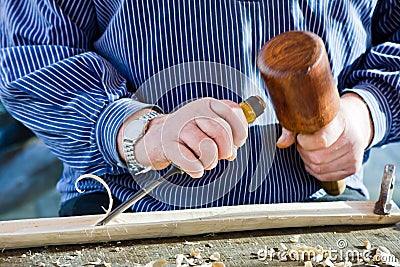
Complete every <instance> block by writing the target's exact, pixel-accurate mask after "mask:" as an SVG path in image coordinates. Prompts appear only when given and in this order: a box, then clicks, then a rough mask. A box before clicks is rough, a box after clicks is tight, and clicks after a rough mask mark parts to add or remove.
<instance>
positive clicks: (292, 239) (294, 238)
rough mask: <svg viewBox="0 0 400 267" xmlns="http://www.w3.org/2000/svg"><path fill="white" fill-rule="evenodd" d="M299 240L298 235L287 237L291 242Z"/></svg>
mask: <svg viewBox="0 0 400 267" xmlns="http://www.w3.org/2000/svg"><path fill="white" fill-rule="evenodd" d="M299 240H300V235H294V236H292V237H291V238H290V239H289V241H290V242H292V243H298V242H299Z"/></svg>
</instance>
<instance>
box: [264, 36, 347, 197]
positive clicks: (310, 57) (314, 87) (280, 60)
mask: <svg viewBox="0 0 400 267" xmlns="http://www.w3.org/2000/svg"><path fill="white" fill-rule="evenodd" d="M257 67H258V69H259V70H260V72H261V76H262V78H263V80H264V82H265V84H266V87H267V90H268V93H269V96H270V98H271V101H272V105H273V106H274V110H275V113H276V116H277V118H278V120H279V123H280V124H281V125H282V126H283V127H284V128H286V129H288V130H289V131H292V132H294V133H300V134H312V133H315V132H317V131H319V130H320V129H322V128H323V127H324V126H325V125H327V124H328V123H330V122H331V121H332V120H333V119H334V118H335V116H336V115H337V113H338V111H339V102H340V98H339V93H338V90H337V87H336V84H335V81H334V79H333V76H332V72H331V68H330V65H329V60H328V56H327V54H326V51H325V46H324V43H323V41H322V39H321V38H320V37H319V36H317V35H316V34H314V33H311V32H306V31H291V32H286V33H283V34H280V35H278V36H276V37H274V38H272V39H271V40H269V41H268V42H267V43H266V44H265V45H264V46H263V47H262V48H261V50H260V52H259V54H258V59H257ZM321 185H322V187H323V188H324V189H325V191H326V192H327V193H328V194H330V195H340V194H342V193H343V191H344V189H345V187H346V184H345V180H340V181H335V182H322V183H321Z"/></svg>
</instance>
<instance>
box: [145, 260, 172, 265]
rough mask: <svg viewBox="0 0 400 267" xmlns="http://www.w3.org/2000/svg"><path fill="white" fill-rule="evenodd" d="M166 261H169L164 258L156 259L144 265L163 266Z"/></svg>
mask: <svg viewBox="0 0 400 267" xmlns="http://www.w3.org/2000/svg"><path fill="white" fill-rule="evenodd" d="M166 263H167V261H166V260H164V259H161V260H155V261H151V262H149V263H147V264H146V265H144V267H162V266H164V265H165V264H166Z"/></svg>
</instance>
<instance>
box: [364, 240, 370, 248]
mask: <svg viewBox="0 0 400 267" xmlns="http://www.w3.org/2000/svg"><path fill="white" fill-rule="evenodd" d="M364 247H365V249H368V250H369V249H371V243H370V242H369V241H368V240H367V241H364Z"/></svg>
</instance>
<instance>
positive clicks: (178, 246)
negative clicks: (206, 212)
mask: <svg viewBox="0 0 400 267" xmlns="http://www.w3.org/2000/svg"><path fill="white" fill-rule="evenodd" d="M210 231H212V229H210ZM295 235H300V237H299V241H298V242H299V243H303V244H306V245H308V246H313V247H316V246H317V245H320V246H322V247H323V248H324V249H331V250H338V253H339V252H340V251H342V253H347V252H348V251H354V250H355V251H359V252H360V253H362V251H363V243H364V241H366V240H368V241H369V242H370V243H371V245H372V247H376V246H384V247H386V248H387V249H389V250H390V252H391V253H392V254H393V255H394V256H395V257H396V258H397V259H399V258H400V231H399V230H396V228H395V226H394V225H383V226H382V225H381V226H374V225H372V226H371V225H369V226H330V227H302V228H286V229H270V230H257V231H245V232H234V233H220V234H203V235H198V236H189V237H181V238H159V239H141V240H133V241H120V242H109V243H98V244H85V245H68V246H49V247H45V248H43V247H41V248H40V247H39V248H30V249H28V248H26V249H16V250H4V251H2V252H0V266H135V264H137V263H140V264H146V263H148V262H150V261H153V260H156V259H165V260H167V262H168V264H167V265H165V266H176V265H175V255H177V254H188V253H190V251H191V250H192V249H195V248H199V249H200V250H201V251H202V252H201V255H202V256H203V258H207V257H209V256H210V255H211V254H213V253H214V252H219V253H220V255H221V261H222V262H224V263H225V265H226V266H266V264H267V265H268V266H304V263H303V262H302V261H287V262H283V261H280V260H279V259H277V258H276V257H275V258H274V259H273V260H270V259H269V258H268V259H263V258H262V257H261V258H260V256H259V255H257V253H258V252H259V251H260V250H264V249H265V248H279V247H280V246H281V245H280V243H283V244H285V245H287V246H290V245H293V243H292V242H291V241H290V239H291V238H292V237H293V236H295ZM292 241H293V240H292ZM340 248H342V249H341V250H340ZM336 255H339V254H336ZM90 263H92V264H90ZM353 266H355V265H354V264H353ZM360 266H364V265H360Z"/></svg>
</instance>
